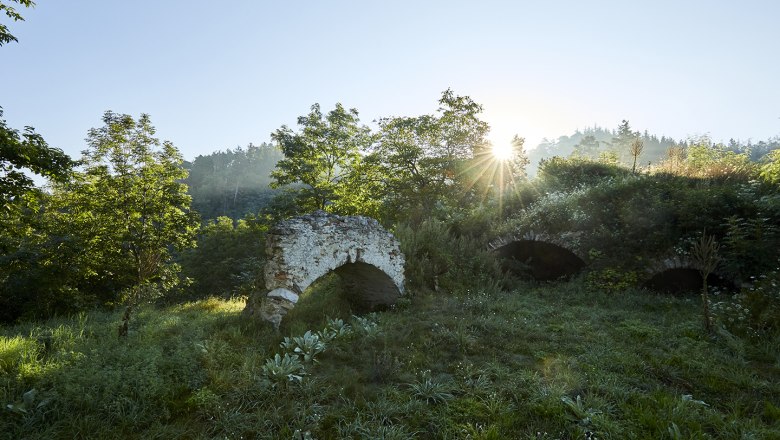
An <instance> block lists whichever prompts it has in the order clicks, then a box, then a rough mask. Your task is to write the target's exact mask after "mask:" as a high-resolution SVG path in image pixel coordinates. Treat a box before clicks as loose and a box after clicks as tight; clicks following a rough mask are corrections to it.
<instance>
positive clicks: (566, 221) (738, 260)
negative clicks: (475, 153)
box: [501, 158, 780, 287]
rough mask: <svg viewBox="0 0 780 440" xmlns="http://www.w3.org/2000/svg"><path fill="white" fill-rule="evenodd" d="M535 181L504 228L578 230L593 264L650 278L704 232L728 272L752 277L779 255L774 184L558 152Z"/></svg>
mask: <svg viewBox="0 0 780 440" xmlns="http://www.w3.org/2000/svg"><path fill="white" fill-rule="evenodd" d="M533 185H534V187H535V188H536V189H537V191H538V194H540V196H539V197H538V198H537V199H536V200H535V201H534V202H533V203H531V204H530V205H529V206H528V207H527V208H525V209H522V210H518V211H516V212H515V213H514V214H513V215H512V216H511V217H510V218H509V220H508V221H507V223H506V224H505V225H504V227H503V229H502V231H501V232H502V233H504V234H513V233H514V234H518V235H519V236H522V234H527V233H529V232H531V233H543V234H545V235H548V236H563V235H568V236H576V237H577V239H576V242H573V243H572V246H574V247H577V250H578V251H579V253H580V254H584V255H588V258H587V260H588V261H586V263H588V264H589V266H590V268H591V269H592V270H596V271H598V270H605V269H608V268H609V269H617V270H619V271H622V272H634V273H636V274H638V275H639V277H638V278H639V280H643V279H644V280H648V279H650V278H652V277H653V276H654V275H657V274H658V273H659V272H660V271H658V270H656V268H654V267H653V262H656V261H658V260H662V259H664V258H673V257H677V258H680V257H687V256H688V254H689V252H690V248H691V244H692V243H693V241H695V240H696V239H697V238H698V237H700V236H701V234H703V233H706V234H707V235H711V236H714V237H715V239H716V240H717V242H718V243H719V244H720V250H719V256H720V257H721V263H720V265H719V268H718V275H719V276H720V277H721V278H725V279H728V280H732V281H736V282H742V281H746V280H747V279H748V278H749V277H750V276H753V275H758V274H761V273H763V272H765V271H766V270H769V269H771V268H772V267H773V266H772V265H773V264H774V262H775V261H777V257H778V248H779V247H780V231H778V226H777V225H780V191H778V188H777V186H776V185H772V184H771V183H769V182H764V181H761V180H759V179H753V178H745V177H744V176H742V177H740V178H731V177H728V176H726V177H723V176H721V177H716V178H713V177H706V176H705V177H693V176H686V175H676V174H670V173H644V174H632V173H630V172H628V171H627V170H625V169H623V168H620V167H618V166H614V165H607V164H599V163H594V162H590V161H585V160H580V159H569V160H566V159H559V158H556V159H555V160H551V161H549V162H546V163H544V164H543V165H542V170H541V173H540V178H539V179H538V180H537V181H536V182H534V184H533ZM526 193H527V191H526ZM570 250H574V249H570ZM689 269H695V268H693V267H690V268H689ZM667 275H669V274H667ZM658 283H660V284H664V283H663V280H660V279H658V280H656V281H655V282H653V283H652V285H655V284H658ZM699 283H700V281H699ZM684 284H685V283H682V284H680V286H682V285H684ZM694 284H695V283H692V284H691V285H690V286H688V287H694ZM680 286H678V287H680Z"/></svg>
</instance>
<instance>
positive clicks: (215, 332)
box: [0, 278, 780, 439]
mask: <svg viewBox="0 0 780 440" xmlns="http://www.w3.org/2000/svg"><path fill="white" fill-rule="evenodd" d="M243 305H244V303H243V301H242V300H219V299H206V300H201V301H196V302H191V303H187V304H181V305H175V306H168V307H165V308H155V307H151V306H149V307H147V308H142V309H140V310H139V311H138V312H137V315H136V317H135V319H134V320H133V322H132V325H131V327H130V332H129V334H128V337H127V338H118V337H117V327H118V324H119V323H120V320H121V315H122V313H121V311H119V310H118V311H116V312H99V311H96V312H90V313H82V314H79V315H77V316H74V317H69V318H55V319H51V320H49V321H45V322H38V323H31V324H24V325H18V326H12V327H4V328H3V329H2V334H1V335H0V402H2V404H3V406H4V409H3V411H1V412H0V426H2V429H0V438H3V439H6V438H7V439H16V438H29V439H56V438H67V439H75V438H85V439H86V438H89V439H93V438H160V439H163V438H192V439H200V438H230V439H239V438H268V439H341V438H354V439H428V438H440V439H504V438H509V439H710V438H712V439H774V438H780V344H778V343H777V339H774V340H772V341H765V342H763V343H759V344H746V343H745V342H744V340H743V339H739V338H736V337H733V336H732V335H730V334H729V333H727V332H724V331H720V332H718V333H716V334H715V335H714V336H710V335H708V334H707V333H706V332H705V331H704V330H703V325H702V322H701V312H700V305H701V304H700V299H699V298H698V297H697V296H690V297H681V296H677V297H674V296H659V295H656V294H653V293H650V292H648V291H645V290H641V289H629V290H625V291H622V292H617V293H614V292H613V293H605V292H594V291H592V290H588V289H586V288H585V283H584V281H583V280H582V279H574V280H572V281H569V282H559V283H552V284H539V283H520V284H516V285H515V286H514V288H513V289H509V290H506V289H503V290H502V289H499V288H498V287H496V286H485V288H484V289H480V290H478V291H465V292H460V293H458V294H448V293H434V292H427V291H426V292H422V291H417V292H414V291H413V292H411V294H410V295H409V296H408V297H407V298H403V299H402V300H401V301H399V303H398V305H397V306H396V307H394V308H393V309H392V310H389V311H385V312H382V313H376V314H370V315H364V316H362V317H359V318H355V317H352V315H351V311H350V309H349V303H348V302H346V300H345V299H344V298H342V296H341V294H340V286H339V280H338V279H337V278H329V279H325V280H324V281H322V282H320V283H318V284H317V285H316V286H315V287H313V288H311V289H309V291H308V292H307V295H306V296H305V297H304V298H303V299H302V300H301V302H300V303H299V305H298V306H297V307H296V308H295V309H293V311H292V312H291V313H290V315H289V316H288V318H289V319H287V320H286V321H285V322H284V323H283V326H282V328H281V330H280V331H279V332H276V331H274V330H273V329H271V328H270V327H268V326H267V325H265V324H263V323H259V322H252V321H249V320H247V318H245V317H244V316H243V315H242V314H241V310H242V309H243ZM326 317H328V318H329V319H328V318H326ZM309 330H310V331H311V332H310V333H309V335H308V336H309V337H308V338H303V336H304V335H305V334H306V332H307V331H309ZM318 331H319V337H318V336H317V332H318ZM285 337H287V340H286V342H287V343H285ZM294 337H298V339H297V342H296V340H295V339H294ZM283 346H285V347H283ZM296 350H297V351H296ZM285 353H296V354H300V355H301V356H300V357H295V359H296V361H295V362H292V361H291V359H292V358H293V356H287V358H286V359H285V356H284V355H285ZM277 354H278V355H280V356H279V357H278V358H277V357H276V355H277ZM304 355H308V357H305V356H304ZM298 359H302V360H298Z"/></svg>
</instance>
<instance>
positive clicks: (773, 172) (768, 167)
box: [761, 150, 780, 184]
mask: <svg viewBox="0 0 780 440" xmlns="http://www.w3.org/2000/svg"><path fill="white" fill-rule="evenodd" d="M761 177H762V178H763V179H764V180H766V181H767V182H769V183H773V184H778V183H780V150H773V151H771V152H770V153H769V154H767V155H766V157H765V162H764V164H763V165H761Z"/></svg>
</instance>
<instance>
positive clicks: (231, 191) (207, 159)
mask: <svg viewBox="0 0 780 440" xmlns="http://www.w3.org/2000/svg"><path fill="white" fill-rule="evenodd" d="M281 158H282V153H281V152H280V151H279V150H278V149H277V148H276V147H274V146H272V145H270V144H261V145H252V144H249V145H248V146H247V147H246V148H241V147H238V148H236V149H235V150H231V149H227V150H225V151H216V152H214V153H211V154H209V155H200V156H198V157H196V158H195V160H194V161H192V163H185V167H186V168H188V170H189V175H188V176H187V178H186V179H185V180H184V183H185V184H187V188H188V189H187V191H188V193H189V194H190V195H191V196H192V207H193V209H194V210H196V211H197V212H198V213H199V214H200V216H201V218H203V219H204V220H208V219H216V218H218V217H220V216H227V217H230V218H233V219H239V218H242V217H244V216H246V215H249V214H257V213H258V212H260V211H261V210H262V209H263V208H264V207H266V206H267V205H268V204H269V203H271V200H272V199H273V197H274V196H275V195H276V194H277V193H278V191H275V190H273V189H272V188H271V187H270V183H271V182H272V179H271V171H273V169H274V167H275V166H276V163H277V162H278V161H279V160H280V159H281Z"/></svg>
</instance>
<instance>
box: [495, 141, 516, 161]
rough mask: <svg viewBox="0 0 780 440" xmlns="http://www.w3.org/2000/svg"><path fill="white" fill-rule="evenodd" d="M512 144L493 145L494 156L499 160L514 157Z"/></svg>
mask: <svg viewBox="0 0 780 440" xmlns="http://www.w3.org/2000/svg"><path fill="white" fill-rule="evenodd" d="M512 154H513V151H512V146H511V145H506V144H496V145H493V157H495V158H496V159H498V160H509V159H511V158H512Z"/></svg>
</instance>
